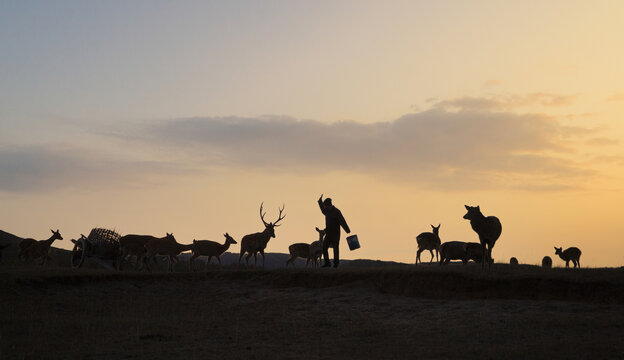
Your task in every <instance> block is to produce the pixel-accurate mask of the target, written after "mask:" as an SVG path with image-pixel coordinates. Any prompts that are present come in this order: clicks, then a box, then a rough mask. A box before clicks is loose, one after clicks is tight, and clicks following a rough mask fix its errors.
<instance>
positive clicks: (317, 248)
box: [286, 228, 325, 267]
mask: <svg viewBox="0 0 624 360" xmlns="http://www.w3.org/2000/svg"><path fill="white" fill-rule="evenodd" d="M315 229H316V231H318V233H319V239H318V240H317V241H314V242H313V243H311V244H308V243H296V244H292V245H290V246H289V247H288V252H289V253H290V259H288V260H286V267H288V264H292V265H293V266H295V264H294V261H295V259H297V258H298V257H300V258H303V259H306V267H308V264H309V263H310V260H312V266H316V265H318V263H317V260H319V259H320V258H321V254H322V253H323V236H325V230H319V228H315Z"/></svg>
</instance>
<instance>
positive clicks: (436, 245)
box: [416, 224, 440, 264]
mask: <svg viewBox="0 0 624 360" xmlns="http://www.w3.org/2000/svg"><path fill="white" fill-rule="evenodd" d="M431 229H432V230H433V231H432V232H424V233H420V235H418V236H416V242H417V243H418V251H417V252H416V264H418V262H419V261H420V253H421V252H423V251H424V250H429V252H430V253H431V260H429V263H431V262H433V250H435V252H436V261H438V259H439V252H440V236H439V231H440V224H438V226H437V227H435V226H433V225H431ZM420 262H421V263H422V261H420Z"/></svg>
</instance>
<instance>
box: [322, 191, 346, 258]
mask: <svg viewBox="0 0 624 360" xmlns="http://www.w3.org/2000/svg"><path fill="white" fill-rule="evenodd" d="M318 204H319V207H320V208H321V212H322V213H323V215H325V240H324V241H323V258H325V264H323V267H329V266H331V265H330V262H329V247H330V246H331V247H332V248H333V249H334V267H338V263H339V262H340V252H339V249H338V248H339V242H340V227H341V226H342V228H343V229H344V230H345V231H346V232H347V234H348V233H350V232H351V230H350V229H349V225H347V222H346V221H345V218H344V216H342V212H340V210H338V208H336V207H335V206H334V205H332V200H331V199H330V198H326V199H325V200H323V195H321V197H320V198H319V199H318Z"/></svg>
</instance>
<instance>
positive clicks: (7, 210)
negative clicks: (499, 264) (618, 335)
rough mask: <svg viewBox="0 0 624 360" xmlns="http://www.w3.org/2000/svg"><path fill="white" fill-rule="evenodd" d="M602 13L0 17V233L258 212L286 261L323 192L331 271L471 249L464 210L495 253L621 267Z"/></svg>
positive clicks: (431, 10) (218, 11)
mask: <svg viewBox="0 0 624 360" xmlns="http://www.w3.org/2000/svg"><path fill="white" fill-rule="evenodd" d="M623 8H624V5H621V4H620V3H619V2H609V1H598V2H592V3H591V4H590V3H587V2H574V1H552V2H548V3H547V4H544V3H543V2H537V1H527V2H523V3H522V4H513V3H500V2H489V1H484V2H462V1H457V2H444V3H435V4H419V3H416V2H412V1H407V2H402V1H395V2H383V3H379V2H374V1H371V2H367V1H354V2H351V1H340V2H328V3H321V4H314V3H303V2H289V3H279V2H262V3H257V4H245V3H237V4H230V3H227V4H223V3H207V2H198V3H193V2H185V3H183V4H174V3H169V2H151V3H150V4H149V5H146V4H141V3H129V4H124V3H109V4H107V3H102V4H87V3H85V4H78V5H76V4H70V3H63V2H60V3H55V4H54V5H51V4H48V3H46V2H39V3H37V2H32V3H30V2H29V3H28V4H20V3H12V4H2V5H0V46H1V47H2V48H3V49H6V51H5V52H4V54H5V56H3V57H0V78H2V79H3V81H2V83H1V84H0V202H1V203H2V206H0V219H2V220H0V229H2V230H5V231H8V232H12V233H15V234H17V235H20V236H31V237H35V238H44V237H48V233H49V230H48V229H49V228H51V227H54V228H55V229H56V228H59V229H60V230H61V233H62V234H63V236H64V237H65V238H66V239H69V238H72V237H77V236H79V234H80V233H86V232H88V231H89V229H90V228H91V227H94V226H105V227H110V228H115V229H117V230H118V231H120V232H121V233H124V234H125V233H146V234H154V235H159V234H163V235H164V233H165V232H173V233H174V234H175V235H176V237H177V238H178V240H179V241H180V242H182V243H188V242H190V241H192V239H194V238H195V239H213V240H218V241H221V239H222V235H221V234H222V233H224V232H229V233H230V234H232V235H233V236H234V237H235V238H236V239H237V240H238V239H240V238H241V237H242V236H243V235H244V234H246V233H250V232H256V231H260V230H262V228H261V226H262V225H261V222H260V219H259V216H258V207H259V205H260V202H262V201H264V203H265V208H266V209H267V217H268V218H271V217H274V216H277V208H278V206H281V205H282V203H284V204H285V205H286V213H287V214H288V215H287V218H286V219H285V220H284V224H283V226H281V227H279V228H278V229H277V238H276V239H274V240H272V241H271V242H270V243H269V246H268V248H267V251H270V252H286V251H287V247H288V245H289V244H291V243H293V242H301V241H313V240H315V239H316V232H315V230H314V227H315V226H321V225H322V224H323V218H322V215H321V213H320V211H319V210H318V208H317V205H316V199H317V198H318V197H319V195H320V194H321V193H323V194H325V195H326V196H330V197H332V198H333V199H334V203H335V204H336V205H337V206H338V207H339V208H340V209H341V210H342V211H343V213H344V215H345V217H346V219H347V221H348V222H349V225H350V226H351V228H352V230H353V231H354V232H355V233H357V234H358V235H359V238H360V241H361V243H362V248H361V249H359V250H357V251H356V252H353V253H349V252H348V251H347V250H346V245H344V251H343V252H342V254H343V255H344V256H345V257H347V258H371V259H383V260H395V261H404V262H413V261H414V257H415V252H416V242H415V236H416V235H418V234H419V233H420V232H423V231H429V230H430V226H429V224H434V225H437V224H439V223H440V224H442V226H441V229H440V235H441V238H442V241H450V240H464V241H477V237H476V235H475V234H474V232H473V231H472V230H471V229H470V226H469V223H468V222H467V221H466V220H463V219H462V216H463V214H464V213H465V210H464V204H467V205H480V206H481V209H482V210H483V212H484V214H485V215H496V216H498V217H499V218H500V220H501V222H502V225H503V233H502V236H501V238H500V240H499V242H498V243H497V244H496V247H495V249H494V253H493V256H494V258H495V259H497V260H500V261H508V259H509V258H510V257H511V256H516V257H517V258H518V259H519V260H520V261H521V262H524V263H529V264H537V263H539V262H540V260H541V258H542V256H544V255H550V256H551V257H553V256H554V249H553V246H562V247H564V248H565V247H568V246H578V247H579V248H581V250H582V251H583V255H582V257H581V263H582V264H583V265H587V266H621V265H622V263H624V255H622V254H624V245H623V243H622V241H621V239H622V238H623V235H624V225H622V224H621V222H620V221H619V217H620V216H619V214H620V211H619V205H620V204H621V203H622V200H624V195H623V192H622V190H623V189H622V175H624V167H623V165H624V154H623V153H622V151H621V141H622V140H623V139H624V125H623V123H622V121H621V118H622V116H623V115H624V87H622V84H624V50H623V48H622V46H621V39H620V36H621V34H622V33H623V30H624V28H623V27H624V25H622V22H621V19H622V18H623V16H624V11H623V10H624V9H623ZM59 19H64V20H63V21H59ZM57 245H58V246H61V247H64V248H69V245H70V242H69V241H66V240H64V241H62V242H59V243H58V244H57ZM232 250H233V251H237V250H238V247H236V246H235V247H234V248H233V249H232ZM424 256H425V257H424V259H428V254H425V255H424ZM555 264H561V262H560V261H559V260H556V259H555Z"/></svg>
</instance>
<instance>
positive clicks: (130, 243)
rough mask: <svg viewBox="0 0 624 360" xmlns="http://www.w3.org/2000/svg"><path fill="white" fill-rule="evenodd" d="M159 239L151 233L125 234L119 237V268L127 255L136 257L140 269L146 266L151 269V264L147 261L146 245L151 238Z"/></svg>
mask: <svg viewBox="0 0 624 360" xmlns="http://www.w3.org/2000/svg"><path fill="white" fill-rule="evenodd" d="M153 239H157V238H156V237H154V236H151V235H134V234H129V235H124V236H122V237H120V238H119V250H120V253H119V258H118V261H117V269H118V270H119V269H120V268H121V261H122V260H123V259H126V258H127V257H130V258H132V257H136V262H135V264H136V265H137V266H139V270H142V269H143V268H146V269H148V270H149V264H148V263H147V261H146V257H145V256H146V255H147V249H146V248H145V245H147V243H148V242H149V241H150V240H153Z"/></svg>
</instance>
